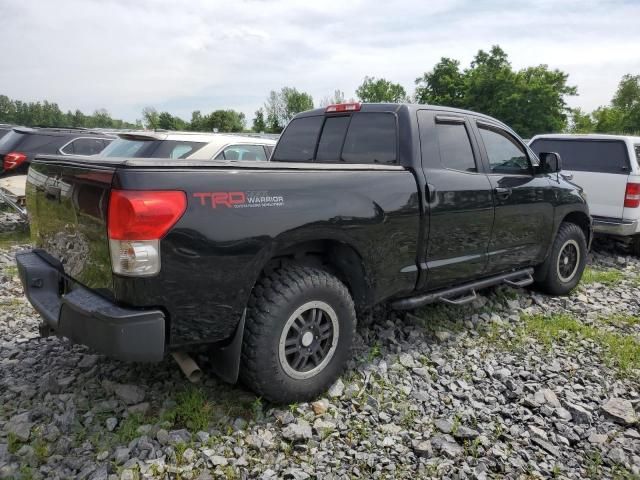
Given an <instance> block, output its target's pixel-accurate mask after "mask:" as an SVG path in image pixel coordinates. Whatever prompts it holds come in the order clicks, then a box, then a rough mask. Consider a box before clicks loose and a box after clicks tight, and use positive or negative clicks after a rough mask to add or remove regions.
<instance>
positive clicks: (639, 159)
mask: <svg viewBox="0 0 640 480" xmlns="http://www.w3.org/2000/svg"><path fill="white" fill-rule="evenodd" d="M633 148H634V149H635V151H636V162H638V165H639V166H640V145H634V146H633Z"/></svg>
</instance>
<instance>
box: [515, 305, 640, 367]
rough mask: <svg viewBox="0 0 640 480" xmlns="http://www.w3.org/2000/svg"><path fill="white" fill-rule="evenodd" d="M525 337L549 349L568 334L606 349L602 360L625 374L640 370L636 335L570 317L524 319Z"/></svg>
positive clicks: (532, 317) (561, 315)
mask: <svg viewBox="0 0 640 480" xmlns="http://www.w3.org/2000/svg"><path fill="white" fill-rule="evenodd" d="M522 319H523V321H524V325H523V326H522V327H521V329H522V332H521V333H522V335H523V336H525V337H533V338H535V339H536V340H538V341H539V342H541V343H542V344H544V345H546V346H549V347H550V346H551V344H552V343H553V342H554V341H556V340H560V339H562V337H563V336H564V335H566V334H569V335H572V336H579V337H582V338H586V339H589V340H592V341H594V342H596V343H598V344H599V345H600V346H602V347H603V350H604V351H603V357H604V360H605V361H607V362H608V363H609V364H611V365H612V366H614V367H616V368H618V370H619V371H620V372H621V373H622V374H627V373H630V372H631V371H633V370H636V369H640V341H639V340H638V339H637V338H636V337H635V336H633V335H628V334H619V333H615V332H608V331H605V330H603V329H602V328H598V327H597V326H590V325H584V324H583V323H581V322H580V321H578V320H576V319H575V318H574V317H572V316H571V315H566V314H556V315H524V316H523V317H522Z"/></svg>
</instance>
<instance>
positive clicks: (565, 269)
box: [535, 223, 587, 295]
mask: <svg viewBox="0 0 640 480" xmlns="http://www.w3.org/2000/svg"><path fill="white" fill-rule="evenodd" d="M586 263H587V240H586V238H585V236H584V232H583V231H582V229H581V228H580V227H579V226H578V225H576V224H575V223H563V224H562V225H560V228H559V229H558V235H557V236H556V239H555V241H554V242H553V247H552V249H551V253H550V254H549V257H548V258H547V260H545V262H544V263H543V264H542V265H541V266H539V267H538V268H537V270H536V275H535V276H536V284H537V286H538V287H539V288H540V289H541V290H543V291H545V292H547V293H550V294H552V295H566V294H567V293H569V292H570V291H571V290H573V289H574V288H575V287H576V285H578V282H580V279H581V278H582V272H583V271H584V267H585V265H586Z"/></svg>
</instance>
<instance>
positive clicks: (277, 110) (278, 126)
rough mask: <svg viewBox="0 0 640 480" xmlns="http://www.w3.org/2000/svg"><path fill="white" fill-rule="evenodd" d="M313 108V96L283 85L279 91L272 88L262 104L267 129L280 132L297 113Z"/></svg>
mask: <svg viewBox="0 0 640 480" xmlns="http://www.w3.org/2000/svg"><path fill="white" fill-rule="evenodd" d="M312 108H313V98H312V97H311V95H309V94H308V93H305V92H300V91H298V90H297V89H295V88H292V87H283V88H282V89H281V90H280V91H279V92H276V91H275V90H272V91H271V92H270V93H269V97H268V98H267V101H266V102H265V104H264V112H265V113H266V126H267V130H268V131H269V132H271V133H280V132H281V131H282V129H283V128H284V127H285V126H286V125H287V123H289V121H290V120H291V119H292V118H293V117H294V116H295V115H296V114H298V113H300V112H304V111H306V110H311V109H312Z"/></svg>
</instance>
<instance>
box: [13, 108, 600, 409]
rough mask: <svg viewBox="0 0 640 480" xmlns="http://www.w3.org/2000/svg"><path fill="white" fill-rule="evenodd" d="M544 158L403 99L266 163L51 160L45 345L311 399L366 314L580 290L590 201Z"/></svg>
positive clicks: (36, 173)
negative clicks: (195, 360)
mask: <svg viewBox="0 0 640 480" xmlns="http://www.w3.org/2000/svg"><path fill="white" fill-rule="evenodd" d="M539 158H540V161H539V160H538V158H537V157H536V156H535V155H534V154H533V152H531V151H530V150H529V148H528V147H527V146H526V145H525V144H524V143H523V142H522V141H521V140H520V138H519V137H518V136H517V135H516V134H515V133H514V132H513V131H512V130H511V129H509V127H507V126H506V125H504V124H502V123H500V122H499V121H497V120H495V119H493V118H491V117H488V116H485V115H481V114H478V113H473V112H469V111H464V110H456V109H450V108H444V107H436V106H427V105H397V104H365V105H360V104H343V105H330V106H329V107H327V108H326V109H316V110H312V111H309V112H305V113H301V114H299V115H297V116H296V117H295V118H294V119H293V120H292V121H291V122H290V123H289V125H288V126H287V128H286V130H285V131H284V133H283V134H282V137H281V138H280V140H279V142H278V144H277V146H276V148H275V151H274V152H273V155H272V158H271V161H270V162H256V161H247V162H237V163H233V164H232V165H230V164H229V163H228V162H216V161H209V160H207V161H195V160H194V161H190V162H188V163H186V162H184V161H182V160H174V161H171V160H162V161H158V160H156V159H111V158H105V159H97V160H96V159H94V158H90V159H82V158H73V159H72V158H65V157H52V156H44V157H41V158H38V159H37V160H36V161H35V162H34V163H33V164H32V166H31V169H30V172H29V181H28V184H27V206H28V208H29V211H30V214H31V217H32V223H31V228H32V230H31V231H32V234H33V235H34V239H33V240H34V242H35V244H36V245H37V249H35V250H31V251H25V252H22V253H20V254H18V256H17V263H18V269H19V272H20V278H21V280H22V284H23V286H24V289H25V292H26V295H27V297H28V299H29V300H30V302H31V303H32V304H33V305H34V307H35V308H36V310H37V311H38V312H40V313H41V315H42V317H43V324H42V325H43V326H42V329H41V334H42V335H49V334H55V335H61V336H65V337H68V338H70V339H71V340H72V341H74V342H77V343H82V344H85V345H88V346H90V347H91V348H93V349H94V350H96V351H99V352H102V353H104V354H107V355H111V356H113V357H116V358H120V359H124V360H130V361H160V360H162V358H163V357H164V356H165V355H166V354H167V353H170V352H171V353H176V352H177V353H179V354H180V356H179V357H177V358H178V359H179V358H182V359H184V354H185V353H188V352H190V351H194V350H200V351H202V349H205V350H208V351H210V352H211V353H212V354H213V358H214V361H213V362H212V363H213V364H214V368H215V369H216V371H217V372H218V374H219V375H220V376H221V377H222V378H223V379H225V380H227V381H236V379H237V378H238V375H240V378H241V379H242V381H243V382H244V383H245V384H246V385H247V386H249V387H250V388H252V389H253V390H254V391H255V392H256V393H258V394H259V395H261V396H263V397H264V398H267V399H269V400H272V401H276V402H291V401H296V400H301V399H308V398H312V397H314V396H316V395H317V394H319V393H320V392H322V391H323V390H325V389H326V388H327V387H328V386H329V385H330V384H331V383H332V382H334V381H335V379H336V378H337V377H338V375H339V374H340V372H341V370H342V369H343V367H344V365H345V363H346V362H347V360H348V358H349V355H350V348H351V344H352V341H353V337H354V333H355V327H356V311H358V312H361V311H365V310H366V309H368V308H370V307H372V306H373V305H376V304H379V303H381V302H386V303H388V304H390V306H391V307H393V308H395V309H412V308H416V307H420V306H422V305H426V304H428V303H430V302H436V301H442V302H445V303H449V304H462V303H466V302H470V301H472V300H473V299H474V298H475V295H476V294H475V291H476V289H479V288H483V287H487V286H490V285H497V284H505V283H506V284H508V285H512V286H520V287H521V286H526V285H530V284H532V283H534V282H535V284H536V285H537V287H538V288H541V289H543V290H545V291H547V292H549V293H552V294H566V293H567V292H569V291H570V290H571V289H573V288H574V287H575V286H576V284H577V283H578V281H579V280H580V277H581V275H582V271H583V268H584V266H585V261H586V258H587V250H588V246H589V242H590V239H591V222H590V218H589V212H588V208H587V204H586V201H585V199H584V197H583V196H582V193H581V190H580V189H579V188H578V187H576V186H575V185H573V184H571V183H569V182H567V181H565V180H564V179H563V178H562V176H559V175H558V160H559V159H558V157H557V155H556V154H554V153H549V154H544V153H541V154H540V156H539ZM176 167H180V168H176ZM73 212H77V214H73ZM69 245H72V247H73V248H72V249H69V248H68V246H69ZM178 361H179V363H180V362H181V360H178ZM183 369H184V368H183Z"/></svg>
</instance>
